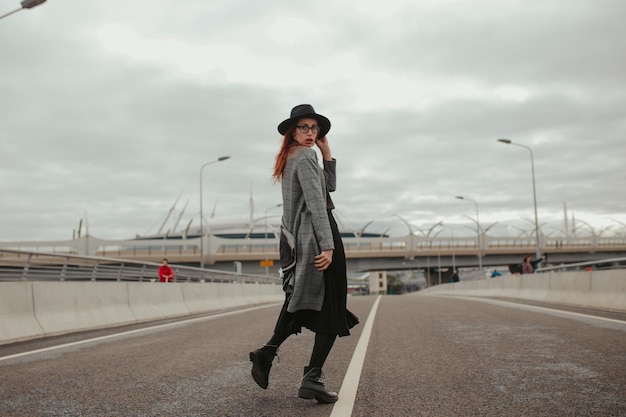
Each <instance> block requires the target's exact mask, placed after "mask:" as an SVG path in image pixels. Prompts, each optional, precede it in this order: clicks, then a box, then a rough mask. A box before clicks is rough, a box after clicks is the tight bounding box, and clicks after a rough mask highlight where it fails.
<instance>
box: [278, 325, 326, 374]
mask: <svg viewBox="0 0 626 417" xmlns="http://www.w3.org/2000/svg"><path fill="white" fill-rule="evenodd" d="M288 337H289V335H288V334H287V335H284V334H278V333H274V335H273V336H272V338H271V339H270V340H269V341H268V342H267V344H266V346H270V347H276V349H278V347H279V346H280V345H282V344H283V342H284V341H285V340H287V338H288ZM335 339H337V335H334V334H333V335H330V334H323V333H315V344H314V345H313V352H311V359H310V361H309V367H311V368H322V367H323V366H324V362H326V358H328V354H329V353H330V350H331V349H332V348H333V344H334V343H335Z"/></svg>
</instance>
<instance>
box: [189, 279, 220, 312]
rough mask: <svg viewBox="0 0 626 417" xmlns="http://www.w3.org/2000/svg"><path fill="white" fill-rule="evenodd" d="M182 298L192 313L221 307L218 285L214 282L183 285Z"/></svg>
mask: <svg viewBox="0 0 626 417" xmlns="http://www.w3.org/2000/svg"><path fill="white" fill-rule="evenodd" d="M183 300H184V301H185V306H187V308H188V309H189V312H190V313H192V314H195V313H204V312H207V311H214V310H220V309H222V308H223V307H222V302H221V301H220V299H219V290H218V287H217V285H215V284H214V283H199V284H194V285H183Z"/></svg>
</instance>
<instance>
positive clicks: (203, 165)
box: [200, 156, 230, 268]
mask: <svg viewBox="0 0 626 417" xmlns="http://www.w3.org/2000/svg"><path fill="white" fill-rule="evenodd" d="M228 158H230V156H220V157H219V158H217V159H216V160H215V161H210V162H207V163H205V164H202V166H201V167H200V268H204V213H203V211H202V170H204V168H205V167H206V166H207V165H211V164H214V163H216V162H222V161H225V160H227V159H228Z"/></svg>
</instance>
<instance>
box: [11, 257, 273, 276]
mask: <svg viewBox="0 0 626 417" xmlns="http://www.w3.org/2000/svg"><path fill="white" fill-rule="evenodd" d="M160 266H161V264H159V263H155V262H141V261H132V260H128V259H118V258H106V257H96V256H81V255H71V254H60V253H43V252H31V251H20V250H7V249H0V281H26V280H31V281H137V282H156V281H158V280H159V277H158V269H159V267H160ZM170 266H171V267H172V269H173V270H174V282H231V283H234V282H238V283H260V284H278V283H279V282H280V279H279V278H278V277H268V276H265V275H250V274H239V273H235V272H225V271H218V270H211V269H200V268H194V267H189V266H181V265H176V264H170Z"/></svg>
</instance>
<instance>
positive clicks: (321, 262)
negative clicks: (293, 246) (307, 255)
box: [315, 249, 333, 271]
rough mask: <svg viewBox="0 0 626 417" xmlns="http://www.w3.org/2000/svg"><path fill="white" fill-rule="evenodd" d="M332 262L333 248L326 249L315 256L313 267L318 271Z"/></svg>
mask: <svg viewBox="0 0 626 417" xmlns="http://www.w3.org/2000/svg"><path fill="white" fill-rule="evenodd" d="M332 262H333V250H332V249H327V250H325V251H322V253H320V254H319V255H317V256H316V257H315V268H317V270H318V271H324V270H325V269H328V267H329V266H330V264H331V263H332Z"/></svg>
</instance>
